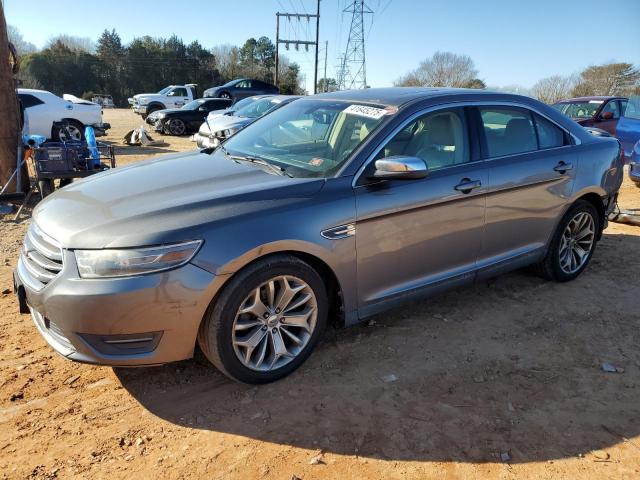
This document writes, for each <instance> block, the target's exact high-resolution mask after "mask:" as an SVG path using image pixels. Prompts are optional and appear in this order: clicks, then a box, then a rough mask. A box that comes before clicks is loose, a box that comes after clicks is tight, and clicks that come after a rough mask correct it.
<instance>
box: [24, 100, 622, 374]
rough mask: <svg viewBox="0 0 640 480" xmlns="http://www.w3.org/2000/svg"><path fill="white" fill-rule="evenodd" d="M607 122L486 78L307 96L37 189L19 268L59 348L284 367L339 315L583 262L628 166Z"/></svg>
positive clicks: (231, 368)
mask: <svg viewBox="0 0 640 480" xmlns="http://www.w3.org/2000/svg"><path fill="white" fill-rule="evenodd" d="M622 176H623V169H622V156H621V149H620V145H619V143H618V141H617V140H616V139H614V138H598V137H595V136H592V135H590V134H589V133H588V132H586V131H585V130H584V129H582V128H581V127H579V126H578V124H576V123H575V122H572V121H571V120H569V119H568V118H567V117H565V116H564V115H562V114H561V113H560V112H558V111H556V110H555V109H553V108H551V107H548V106H546V105H544V104H542V103H540V102H538V101H536V100H533V99H531V98H527V97H522V96H517V95H509V94H501V93H491V92H486V91H478V90H455V89H411V88H410V89H402V88H391V89H367V90H362V91H350V92H335V93H327V94H322V95H317V96H311V97H306V98H302V99H299V100H297V101H295V102H291V103H290V104H289V105H286V106H284V107H282V108H281V109H278V110H277V111H275V112H273V113H272V114H270V115H267V116H265V117H263V118H262V119H260V120H258V121H256V122H254V123H252V124H251V125H249V126H247V127H246V128H244V129H243V130H242V131H240V132H239V133H238V134H236V135H234V136H233V137H231V138H229V139H227V140H226V141H225V142H223V144H222V145H221V146H220V147H218V148H217V149H213V148H212V149H205V150H202V151H193V152H187V153H182V154H176V155H169V156H164V157H161V158H158V159H154V160H151V161H146V162H141V163H138V164H134V165H131V166H129V167H126V168H120V169H116V170H112V171H109V172H105V173H102V174H100V175H95V176H93V177H91V178H88V179H86V180H83V181H81V182H78V183H74V184H72V185H70V186H68V187H66V188H64V189H61V190H60V191H58V192H56V193H55V194H53V195H51V196H50V197H48V198H47V199H46V200H45V201H43V202H41V203H40V204H39V205H38V207H37V208H36V210H35V212H34V218H33V222H32V224H31V226H30V228H29V231H28V233H27V235H26V238H25V241H24V247H23V249H22V252H21V255H20V258H19V261H18V264H17V267H16V272H15V275H14V280H15V283H16V291H17V292H18V295H19V300H20V306H21V310H22V311H23V312H25V313H30V314H31V316H32V318H33V320H34V322H35V325H36V327H37V328H38V330H39V331H40V333H41V334H42V335H43V336H44V338H45V339H46V340H47V342H48V343H49V344H50V345H51V346H52V347H53V348H54V349H55V350H57V351H58V352H59V353H61V354H62V355H64V356H65V357H67V358H69V359H72V360H77V361H81V362H90V363H95V364H103V365H116V366H118V365H121V366H122V365H127V366H133V365H154V364H163V363H166V362H171V361H176V360H182V359H186V358H190V357H191V356H192V355H193V353H194V349H195V348H196V344H198V345H199V346H200V348H201V349H202V351H203V352H204V354H205V355H206V357H207V358H208V359H209V360H210V361H211V362H212V363H213V364H214V365H215V366H217V367H218V368H219V369H220V370H221V371H222V372H224V373H225V374H226V375H228V376H229V377H231V378H233V379H235V380H238V381H241V382H248V383H263V382H269V381H273V380H276V379H279V378H282V377H283V376H285V375H287V374H289V373H291V372H292V371H293V370H294V369H296V368H297V367H298V366H300V365H301V364H302V363H303V362H304V361H305V359H306V358H308V357H309V355H310V354H311V352H312V350H313V349H314V347H315V346H316V344H317V343H318V340H319V339H320V336H321V334H322V331H323V329H324V328H325V326H326V325H327V322H328V321H329V320H331V321H336V320H340V321H341V322H342V323H343V324H345V325H350V324H353V323H355V322H357V321H359V320H362V319H363V318H366V317H368V316H370V315H373V314H376V313H378V312H381V311H383V310H385V309H388V308H389V307H391V306H392V305H395V304H396V303H397V302H406V301H409V300H411V299H412V298H415V297H417V296H423V295H431V294H434V293H436V292H439V291H442V290H444V289H447V288H452V287H457V286H460V285H464V284H467V283H469V282H472V281H474V280H481V279H486V278H490V277H494V276H496V275H498V274H500V273H502V272H507V271H509V270H513V269H516V268H520V267H524V266H528V265H533V266H535V269H536V270H537V271H538V272H539V273H540V275H542V276H543V277H544V278H547V279H549V280H555V281H558V282H565V281H568V280H572V279H574V278H576V277H577V276H578V275H580V274H581V273H582V272H583V271H584V269H585V268H586V267H587V265H588V264H589V260H590V259H591V257H592V256H593V254H594V251H595V248H596V243H597V241H598V240H599V239H600V237H601V235H602V230H603V228H605V226H606V218H607V213H608V212H609V211H610V210H611V209H612V208H613V207H614V204H615V199H616V195H617V192H618V189H619V187H620V184H621V182H622Z"/></svg>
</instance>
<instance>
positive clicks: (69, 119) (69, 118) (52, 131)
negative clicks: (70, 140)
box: [50, 117, 86, 139]
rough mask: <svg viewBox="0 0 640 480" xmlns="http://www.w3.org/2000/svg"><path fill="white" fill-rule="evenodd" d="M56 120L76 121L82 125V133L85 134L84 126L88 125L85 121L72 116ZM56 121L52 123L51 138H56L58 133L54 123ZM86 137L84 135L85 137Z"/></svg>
mask: <svg viewBox="0 0 640 480" xmlns="http://www.w3.org/2000/svg"><path fill="white" fill-rule="evenodd" d="M54 122H67V123H75V124H78V125H80V127H81V128H80V129H81V131H82V135H83V136H84V128H85V127H86V125H85V124H84V122H82V121H80V120H78V119H77V118H71V117H63V118H61V119H60V120H54ZM54 122H52V123H51V137H50V138H51V139H55V138H56V137H55V135H56V127H55V125H54V124H53V123H54ZM83 138H84V137H83Z"/></svg>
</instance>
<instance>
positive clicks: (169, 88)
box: [158, 87, 171, 95]
mask: <svg viewBox="0 0 640 480" xmlns="http://www.w3.org/2000/svg"><path fill="white" fill-rule="evenodd" d="M169 90H171V87H164V88H163V89H162V90H160V91H159V92H158V95H164V94H165V93H167V92H168V91H169Z"/></svg>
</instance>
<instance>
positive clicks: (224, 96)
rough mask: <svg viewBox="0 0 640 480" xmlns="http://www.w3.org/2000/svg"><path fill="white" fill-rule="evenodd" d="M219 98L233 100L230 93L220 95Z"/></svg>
mask: <svg viewBox="0 0 640 480" xmlns="http://www.w3.org/2000/svg"><path fill="white" fill-rule="evenodd" d="M219 98H227V99H229V100H233V97H232V96H231V94H230V93H229V92H222V93H221V94H220V96H219Z"/></svg>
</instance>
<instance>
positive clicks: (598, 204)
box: [571, 191, 607, 240]
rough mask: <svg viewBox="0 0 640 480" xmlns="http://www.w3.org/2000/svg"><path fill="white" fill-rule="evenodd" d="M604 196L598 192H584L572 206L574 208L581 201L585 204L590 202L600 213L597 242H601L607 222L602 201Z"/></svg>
mask: <svg viewBox="0 0 640 480" xmlns="http://www.w3.org/2000/svg"><path fill="white" fill-rule="evenodd" d="M605 195H606V194H605ZM602 196H603V193H600V192H596V191H587V192H582V193H581V194H580V195H578V196H577V197H576V198H575V199H574V200H573V202H572V203H571V206H572V205H575V204H576V202H578V201H580V200H584V201H585V202H589V203H590V204H591V205H593V207H594V208H595V209H596V211H597V212H598V217H599V220H600V225H599V228H598V234H597V236H596V239H597V240H600V238H601V237H602V231H603V230H604V227H605V224H606V220H607V216H606V210H605V205H604V202H603V200H602Z"/></svg>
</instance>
